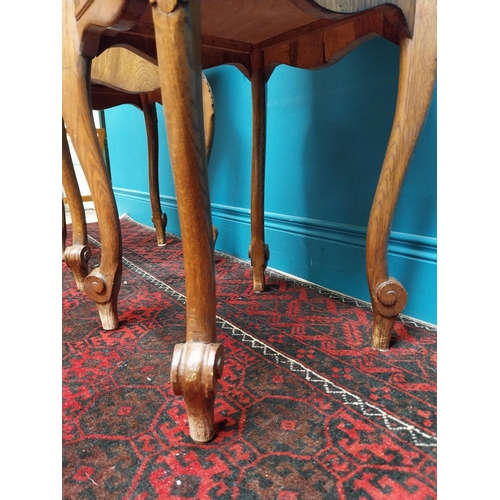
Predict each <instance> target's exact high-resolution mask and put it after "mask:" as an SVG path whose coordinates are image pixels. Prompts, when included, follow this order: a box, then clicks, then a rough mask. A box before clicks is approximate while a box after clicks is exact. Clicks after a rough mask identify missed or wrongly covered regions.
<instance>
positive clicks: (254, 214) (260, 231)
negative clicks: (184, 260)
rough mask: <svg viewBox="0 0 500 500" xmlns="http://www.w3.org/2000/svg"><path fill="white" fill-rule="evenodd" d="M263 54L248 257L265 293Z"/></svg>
mask: <svg viewBox="0 0 500 500" xmlns="http://www.w3.org/2000/svg"><path fill="white" fill-rule="evenodd" d="M262 66H263V64H262V54H261V53H259V52H257V53H255V54H252V72H251V78H250V82H251V86H252V187H251V210H250V214H251V215H250V217H251V232H252V239H251V242H250V248H249V250H248V256H249V257H250V260H251V263H252V268H253V289H254V291H255V292H263V291H264V290H265V287H266V278H265V275H264V271H265V269H266V267H267V262H268V260H269V246H268V245H266V244H265V243H264V177H265V160H266V79H265V75H264V71H263V67H262Z"/></svg>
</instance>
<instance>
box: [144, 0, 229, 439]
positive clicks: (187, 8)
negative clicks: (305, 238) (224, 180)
mask: <svg viewBox="0 0 500 500" xmlns="http://www.w3.org/2000/svg"><path fill="white" fill-rule="evenodd" d="M152 9H153V21H154V25H155V33H156V45H157V52H158V66H159V69H160V79H161V86H162V87H161V90H162V95H163V96H168V102H165V103H164V106H163V110H164V113H165V123H166V128H167V138H168V147H169V152H170V158H171V163H172V171H173V176H174V182H175V188H176V193H177V205H178V210H179V222H180V228H181V236H182V248H183V253H184V268H185V276H186V343H185V344H178V345H177V346H176V347H175V349H174V356H173V360H172V369H171V380H172V387H173V390H174V393H175V394H179V395H180V394H182V395H183V396H184V402H185V404H186V407H187V412H188V419H189V431H190V435H191V438H192V439H193V440H194V441H195V442H207V441H209V440H210V439H212V437H213V436H214V433H215V426H214V398H215V393H216V381H217V379H218V378H220V377H221V375H222V364H223V347H222V345H220V344H216V343H215V340H216V323H215V264H214V249H213V233H212V222H211V215H210V196H209V191H208V178H207V157H206V148H205V139H204V134H203V110H202V92H201V84H202V79H201V60H200V5H199V2H196V1H193V2H191V1H180V0H177V1H176V0H170V1H159V0H158V1H154V0H153V1H152ZM174 48H175V50H174Z"/></svg>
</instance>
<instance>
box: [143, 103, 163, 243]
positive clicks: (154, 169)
mask: <svg viewBox="0 0 500 500" xmlns="http://www.w3.org/2000/svg"><path fill="white" fill-rule="evenodd" d="M140 99H141V107H142V111H143V112H144V121H145V123H146V136H147V139H148V174H149V198H150V202H151V212H152V221H153V224H154V227H155V229H156V241H157V242H158V246H164V245H165V228H166V227H167V215H166V214H164V213H163V212H162V210H161V203H160V186H159V180H158V117H157V115H156V104H155V103H154V102H153V101H150V100H149V99H148V96H147V94H140Z"/></svg>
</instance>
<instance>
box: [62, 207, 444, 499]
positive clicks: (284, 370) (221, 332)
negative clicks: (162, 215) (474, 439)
mask: <svg viewBox="0 0 500 500" xmlns="http://www.w3.org/2000/svg"><path fill="white" fill-rule="evenodd" d="M120 222H121V230H122V239H123V276H122V283H121V289H120V295H119V304H118V309H119V316H120V327H119V328H118V329H117V330H115V331H104V330H103V329H102V328H101V326H100V322H99V318H98V313H97V310H96V307H95V304H94V303H93V302H92V301H91V300H90V299H89V298H88V297H87V296H86V294H84V293H82V292H79V291H78V290H77V288H76V286H75V282H74V279H73V276H72V274H71V271H70V269H69V268H68V267H67V266H66V264H65V263H63V264H62V310H63V317H62V326H63V331H62V382H63V396H62V404H63V419H62V434H63V443H62V444H63V446H62V459H63V468H62V471H63V474H62V493H63V498H64V499H67V500H77V499H103V500H111V499H131V500H152V499H186V498H192V499H215V498H217V499H278V500H292V499H293V500H295V499H307V500H313V499H348V500H350V499H366V500H368V499H382V498H383V499H396V500H404V499H422V500H423V499H434V498H436V490H437V486H436V482H437V478H436V470H437V467H436V458H437V457H436V455H437V437H436V434H437V423H436V421H437V417H436V400H437V391H436V389H437V387H436V345H437V331H436V328H435V327H433V326H430V325H426V324H423V323H419V322H416V321H413V320H410V319H408V318H405V317H402V318H401V319H400V320H398V321H397V323H396V326H395V332H394V334H393V340H392V343H391V348H390V350H389V351H388V352H384V353H380V352H376V351H374V350H373V349H372V348H371V347H370V328H371V309H370V307H369V305H367V304H366V303H363V302H360V301H356V300H354V299H352V298H349V297H345V296H343V295H340V294H337V293H335V292H332V291H330V290H326V289H324V288H321V287H318V286H315V285H312V284H310V283H306V282H303V281H300V280H296V279H293V278H291V277H289V276H285V275H282V274H280V273H278V272H275V271H273V270H268V271H267V290H266V291H265V292H264V293H262V294H254V293H253V291H252V272H251V267H250V264H249V263H248V262H245V261H242V260H239V259H236V258H233V257H231V256H228V255H225V254H222V253H219V252H216V262H215V268H216V285H217V326H218V332H217V334H218V341H219V342H222V343H223V344H224V346H225V366H224V374H223V378H222V379H221V380H220V382H219V392H218V394H217V398H216V402H215V419H216V426H217V435H216V437H215V438H214V439H213V440H212V441H211V442H210V443H207V444H203V445H200V444H195V443H193V441H192V440H191V439H190V437H189V430H188V426H187V419H186V412H185V408H184V403H183V401H182V398H181V397H178V396H175V395H174V394H173V392H172V389H171V385H170V364H171V358H172V351H173V347H174V345H175V344H177V343H182V342H184V341H185V295H184V293H185V288H184V278H183V276H184V271H183V261H182V245H181V241H180V239H179V238H177V237H175V236H173V235H167V236H168V238H167V244H166V246H164V247H158V246H157V245H156V233H155V231H154V230H153V229H152V228H149V227H146V226H144V225H141V224H138V223H136V222H135V221H133V220H132V219H130V218H129V217H127V216H125V217H122V218H121V220H120ZM68 229H69V230H68V238H69V240H70V238H71V225H69V226H68ZM88 230H89V240H90V241H89V246H90V248H91V251H92V258H91V261H90V264H91V268H92V267H96V266H97V265H98V262H99V256H100V253H99V252H100V244H99V230H98V226H97V224H96V223H92V224H89V225H88Z"/></svg>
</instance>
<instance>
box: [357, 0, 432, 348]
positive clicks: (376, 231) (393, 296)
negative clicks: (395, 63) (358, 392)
mask: <svg viewBox="0 0 500 500" xmlns="http://www.w3.org/2000/svg"><path fill="white" fill-rule="evenodd" d="M415 9H416V10H415V25H414V32H413V37H412V38H408V37H406V36H403V37H402V38H401V41H400V51H401V56H400V73H399V89H398V98H397V103H396V112H395V116H394V123H393V126H392V131H391V135H390V138H389V145H388V147H387V152H386V155H385V159H384V163H383V166H382V171H381V173H380V178H379V182H378V186H377V190H376V192H375V197H374V200H373V205H372V210H371V214H370V220H369V222H368V232H367V240H366V269H367V276H368V286H369V289H370V296H371V300H372V306H373V321H374V325H373V333H372V347H373V348H374V349H376V350H379V351H385V350H387V349H389V343H390V339H391V333H392V329H393V327H394V323H395V321H396V319H397V317H398V315H399V314H400V313H401V312H402V311H403V309H404V307H405V306H406V299H407V294H406V291H405V289H404V288H403V286H402V285H401V283H399V281H397V280H395V279H394V278H390V277H389V275H388V269H387V246H388V242H389V235H390V228H391V222H392V218H393V215H394V211H395V208H396V203H397V200H398V197H399V193H400V191H401V186H402V183H403V180H404V176H405V174H406V170H407V167H408V164H409V161H410V158H411V155H412V153H413V150H414V148H415V144H416V142H417V139H418V136H419V133H420V130H421V128H422V125H423V122H424V119H425V116H426V114H427V110H428V108H429V103H430V100H431V97H432V92H433V89H434V82H435V75H436V0H419V1H418V2H416V7H415Z"/></svg>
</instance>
